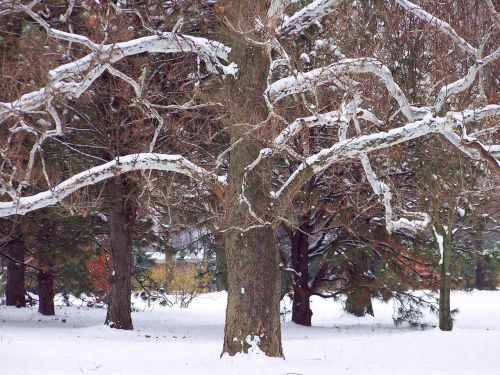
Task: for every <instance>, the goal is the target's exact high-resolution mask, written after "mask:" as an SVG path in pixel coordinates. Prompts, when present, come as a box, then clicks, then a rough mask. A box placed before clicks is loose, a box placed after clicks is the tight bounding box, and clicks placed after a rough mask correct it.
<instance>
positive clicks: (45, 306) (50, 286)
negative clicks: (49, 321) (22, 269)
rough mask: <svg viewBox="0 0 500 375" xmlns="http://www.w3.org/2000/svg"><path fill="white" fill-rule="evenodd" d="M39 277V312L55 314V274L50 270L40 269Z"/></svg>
mask: <svg viewBox="0 0 500 375" xmlns="http://www.w3.org/2000/svg"><path fill="white" fill-rule="evenodd" d="M37 279H38V312H39V313H40V314H42V315H55V314H56V312H55V309H54V275H53V274H52V273H51V272H50V270H48V271H47V270H40V271H38V273H37Z"/></svg>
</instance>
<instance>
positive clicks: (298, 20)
mask: <svg viewBox="0 0 500 375" xmlns="http://www.w3.org/2000/svg"><path fill="white" fill-rule="evenodd" d="M341 2H342V0H315V1H313V2H312V3H311V4H309V5H307V6H305V7H304V8H302V9H301V10H299V11H298V12H296V13H295V14H293V15H292V16H291V17H289V18H288V19H286V20H285V22H283V24H282V25H281V26H280V27H279V29H278V32H279V33H280V34H292V35H293V34H298V33H300V32H302V31H304V30H306V29H307V28H308V27H309V26H311V25H312V24H314V23H316V22H318V21H319V20H321V19H322V18H323V17H324V16H326V15H327V14H328V13H330V12H331V11H332V10H333V9H334V8H335V7H336V6H337V5H339V4H340V3H341Z"/></svg>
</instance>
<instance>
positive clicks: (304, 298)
mask: <svg viewBox="0 0 500 375" xmlns="http://www.w3.org/2000/svg"><path fill="white" fill-rule="evenodd" d="M307 220H308V219H307ZM310 230H311V227H310V225H309V224H307V223H306V224H302V225H301V226H300V227H299V230H297V231H295V233H294V235H293V238H292V248H291V253H292V267H293V269H294V270H295V272H294V273H293V304H292V321H293V322H294V323H296V324H300V325H303V326H310V325H311V318H312V314H313V313H312V310H311V302H310V297H311V293H310V292H311V291H310V287H309V236H308V233H310Z"/></svg>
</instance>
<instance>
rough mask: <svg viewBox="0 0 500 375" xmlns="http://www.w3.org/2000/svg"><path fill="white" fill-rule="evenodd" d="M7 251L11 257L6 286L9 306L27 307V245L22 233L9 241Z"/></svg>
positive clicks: (8, 264)
mask: <svg viewBox="0 0 500 375" xmlns="http://www.w3.org/2000/svg"><path fill="white" fill-rule="evenodd" d="M7 251H8V255H9V257H10V258H11V259H9V260H8V261H7V285H6V287H5V297H6V303H7V306H17V307H26V297H25V295H26V289H25V286H24V273H25V270H26V266H25V265H24V257H25V253H26V246H25V244H24V240H23V239H22V235H21V234H20V233H16V237H14V238H13V239H12V240H10V241H9V242H8V244H7Z"/></svg>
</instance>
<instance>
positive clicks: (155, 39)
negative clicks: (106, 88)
mask: <svg viewBox="0 0 500 375" xmlns="http://www.w3.org/2000/svg"><path fill="white" fill-rule="evenodd" d="M52 30H54V29H52ZM71 35H75V34H71ZM144 52H149V53H178V52H184V53H185V52H191V53H196V54H198V55H199V56H200V58H201V59H202V60H203V61H205V63H206V65H207V69H208V70H209V71H210V72H212V73H218V72H219V71H220V72H222V73H223V74H234V73H235V72H236V67H235V65H234V64H229V65H224V64H223V63H222V62H223V61H227V59H228V54H229V52H230V48H229V47H226V46H224V45H223V44H221V43H219V42H215V41H212V40H209V39H205V38H199V37H193V36H189V35H181V34H172V33H160V34H158V35H152V36H147V37H142V38H137V39H133V40H130V41H126V42H121V43H115V44H106V45H103V46H99V49H98V50H96V51H95V52H92V53H90V54H88V55H86V56H84V57H82V58H81V59H78V60H76V61H73V62H70V63H68V64H64V65H61V66H59V67H57V68H55V69H52V70H51V71H49V73H48V77H49V83H48V84H47V86H46V87H44V88H42V89H40V90H37V91H34V92H31V93H27V94H24V95H23V96H21V97H20V98H19V99H17V100H15V101H13V102H10V103H4V102H0V121H3V120H5V118H7V117H10V116H12V115H14V114H16V113H22V112H29V111H33V110H35V109H37V108H39V107H41V106H43V105H44V104H46V103H47V101H48V100H49V99H50V98H52V97H53V96H54V95H56V94H58V93H59V94H63V95H64V96H66V97H78V96H80V95H81V94H82V93H83V92H84V91H85V90H86V89H88V87H89V86H90V85H91V84H92V82H94V81H95V80H96V79H97V78H98V77H99V76H100V75H101V74H102V73H103V72H104V71H105V70H106V68H107V67H108V66H109V65H111V64H113V63H116V62H118V61H120V60H122V59H123V58H125V57H128V56H133V55H137V54H141V53H144ZM86 71H90V72H89V73H87V74H86V75H85V72H86ZM82 75H85V78H84V79H83V80H81V81H78V80H75V78H78V77H81V76H82Z"/></svg>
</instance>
